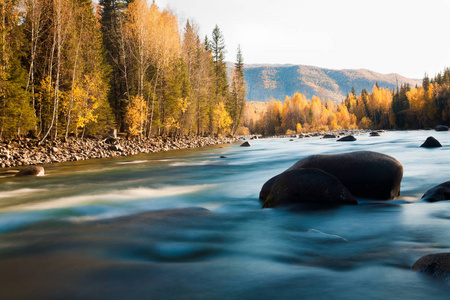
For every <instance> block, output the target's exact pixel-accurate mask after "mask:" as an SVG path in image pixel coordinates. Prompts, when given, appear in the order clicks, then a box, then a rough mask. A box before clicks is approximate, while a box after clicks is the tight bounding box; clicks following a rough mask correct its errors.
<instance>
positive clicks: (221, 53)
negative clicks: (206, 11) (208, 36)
mask: <svg viewBox="0 0 450 300" xmlns="http://www.w3.org/2000/svg"><path fill="white" fill-rule="evenodd" d="M210 47H211V52H212V57H213V61H214V75H215V76H214V77H215V103H214V105H217V104H218V103H219V102H224V103H226V102H227V101H228V98H229V89H228V76H227V65H226V63H225V53H226V51H225V40H224V37H223V34H222V32H221V31H220V29H219V26H217V25H216V27H215V28H214V30H213V32H212V40H211V42H210ZM211 120H212V117H211Z"/></svg>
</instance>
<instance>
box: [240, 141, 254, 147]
mask: <svg viewBox="0 0 450 300" xmlns="http://www.w3.org/2000/svg"><path fill="white" fill-rule="evenodd" d="M251 146H252V145H251V144H250V143H249V142H244V143H243V144H242V145H241V147H251Z"/></svg>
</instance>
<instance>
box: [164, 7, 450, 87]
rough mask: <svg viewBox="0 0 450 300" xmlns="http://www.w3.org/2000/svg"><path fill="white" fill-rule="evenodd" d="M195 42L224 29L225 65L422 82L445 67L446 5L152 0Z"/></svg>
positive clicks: (449, 20)
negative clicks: (355, 72)
mask: <svg viewBox="0 0 450 300" xmlns="http://www.w3.org/2000/svg"><path fill="white" fill-rule="evenodd" d="M156 4H157V5H158V6H159V7H160V8H167V7H169V8H171V9H172V10H174V11H175V13H176V14H177V15H178V16H179V19H180V20H181V22H183V25H184V22H185V21H186V19H190V20H194V22H195V23H196V24H197V25H198V26H199V27H200V34H201V38H202V39H203V38H204V36H205V35H208V37H211V32H212V30H213V29H214V26H215V25H216V24H217V25H219V28H220V29H221V30H222V32H223V35H224V38H225V44H226V48H227V51H228V53H227V57H226V59H227V60H228V61H235V58H236V49H237V47H238V45H239V44H240V45H241V48H242V53H243V56H244V62H245V63H252V64H253V63H267V64H302V65H312V66H318V67H324V68H329V69H369V70H373V71H376V72H379V73H382V74H388V73H398V74H400V75H403V76H406V77H410V78H416V79H421V78H423V75H424V74H425V72H427V73H428V75H430V77H433V76H435V75H436V74H437V73H438V72H441V71H443V70H444V68H446V67H450V0H427V1H423V0H420V1H419V0H409V1H408V0H377V1H366V0H278V1H268V0H221V1H215V0H214V1H213V0H156Z"/></svg>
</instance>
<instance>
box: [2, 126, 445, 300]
mask: <svg viewBox="0 0 450 300" xmlns="http://www.w3.org/2000/svg"><path fill="white" fill-rule="evenodd" d="M428 136H434V137H435V138H436V139H438V140H439V141H440V142H441V144H442V145H443V147H442V148H437V149H424V148H420V147H419V146H420V145H421V144H422V143H423V142H424V141H425V139H426V138H427V137H428ZM356 137H357V139H358V140H357V141H356V142H339V143H338V142H336V140H335V139H319V138H308V139H295V140H294V141H290V140H289V139H269V140H255V141H251V144H252V147H249V148H243V147H239V143H235V144H232V145H226V146H213V147H207V148H201V149H193V150H179V151H171V152H164V153H154V154H146V155H137V156H130V157H121V158H114V159H101V160H89V161H81V162H69V163H62V164H52V165H46V166H45V169H46V175H45V176H43V177H35V178H15V177H4V178H1V179H0V298H1V299H362V298H364V299H448V297H449V294H450V286H449V283H448V282H445V281H443V280H440V279H435V278H432V277H429V276H427V275H424V274H421V273H417V272H414V271H412V270H411V266H412V265H413V263H414V262H415V261H416V260H417V259H419V258H420V257H421V256H423V255H426V254H429V253H439V252H450V230H449V229H450V205H449V204H450V203H449V201H443V202H436V203H427V202H423V201H420V198H421V196H422V195H423V193H424V192H425V191H426V190H428V189H429V188H431V187H433V186H435V185H438V184H440V183H443V182H445V181H448V180H449V178H450V167H449V163H450V132H435V131H405V132H400V131H399V132H386V133H383V134H382V135H381V136H380V137H369V135H368V134H364V135H359V136H356ZM357 150H370V151H376V152H381V153H384V154H388V155H391V156H393V157H395V158H396V159H397V160H399V161H400V162H401V163H402V164H403V167H404V176H403V181H402V186H401V196H400V197H399V198H398V199H396V200H394V201H387V202H377V201H368V200H363V199H358V200H359V202H360V205H358V206H342V207H338V208H332V209H322V210H304V209H283V208H281V209H280V208H277V209H264V210H262V209H261V204H260V202H259V200H258V195H259V191H260V189H261V186H262V185H263V184H264V182H265V181H266V180H268V179H269V178H271V177H272V176H274V175H276V174H278V173H280V172H282V171H284V170H285V169H287V168H288V167H290V166H291V165H292V164H294V163H295V162H296V161H297V160H299V159H301V158H303V157H305V156H308V155H312V154H326V153H343V152H350V151H357ZM221 156H225V158H221ZM2 295H3V296H2Z"/></svg>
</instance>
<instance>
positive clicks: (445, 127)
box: [435, 125, 448, 131]
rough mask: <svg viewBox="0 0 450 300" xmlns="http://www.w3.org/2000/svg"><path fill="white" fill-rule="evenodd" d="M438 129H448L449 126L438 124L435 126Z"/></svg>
mask: <svg viewBox="0 0 450 300" xmlns="http://www.w3.org/2000/svg"><path fill="white" fill-rule="evenodd" d="M435 130H436V131H448V127H447V126H445V125H438V126H436V128H435Z"/></svg>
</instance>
